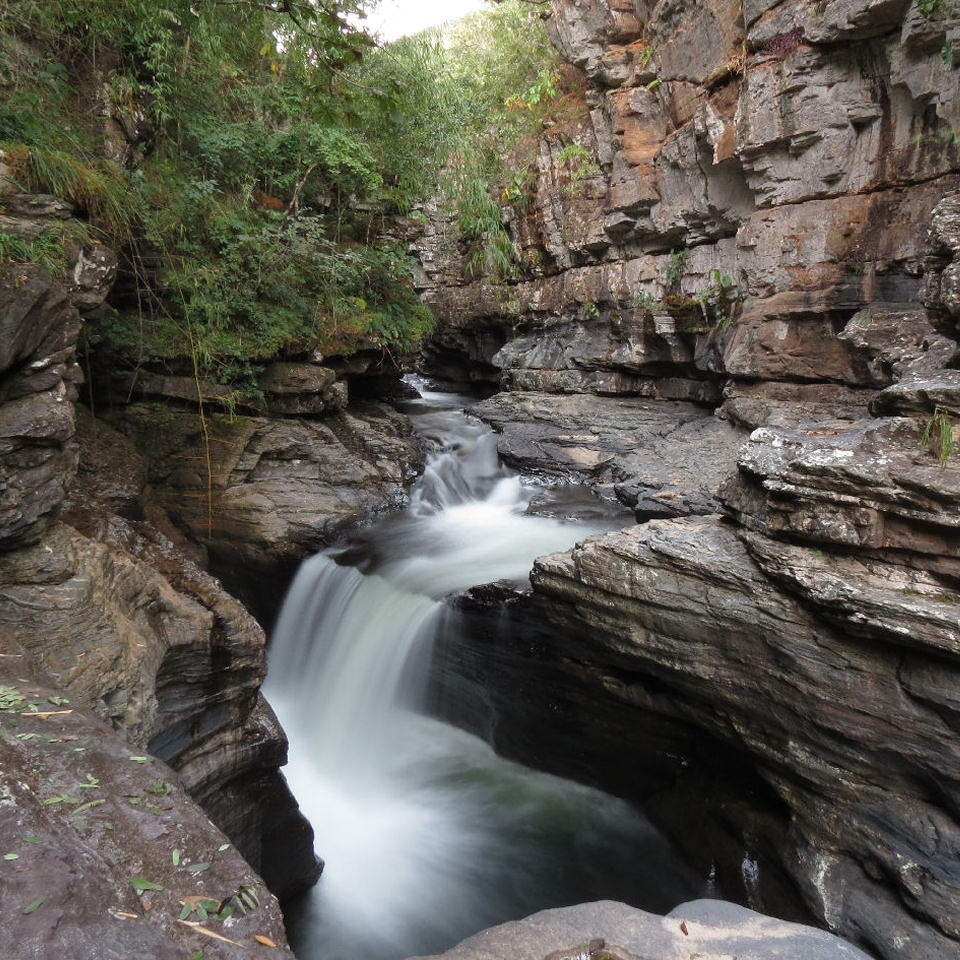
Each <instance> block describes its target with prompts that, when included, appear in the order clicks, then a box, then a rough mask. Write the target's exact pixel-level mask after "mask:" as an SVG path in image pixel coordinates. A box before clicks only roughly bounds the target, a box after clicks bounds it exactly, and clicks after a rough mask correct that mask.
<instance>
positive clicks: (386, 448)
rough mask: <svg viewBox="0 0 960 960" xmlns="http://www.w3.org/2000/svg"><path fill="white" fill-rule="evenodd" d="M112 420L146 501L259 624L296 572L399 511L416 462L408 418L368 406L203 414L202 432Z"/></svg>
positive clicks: (166, 414)
mask: <svg viewBox="0 0 960 960" xmlns="http://www.w3.org/2000/svg"><path fill="white" fill-rule="evenodd" d="M111 419H113V420H114V422H115V423H116V424H117V426H118V427H119V428H120V429H121V430H122V431H123V432H124V433H125V434H127V435H129V436H130V437H131V438H133V439H134V440H135V441H136V443H137V447H138V449H139V451H140V453H141V455H142V456H143V458H144V460H145V461H146V464H147V467H146V481H147V484H148V486H149V489H150V499H151V502H152V503H154V504H156V505H157V506H158V507H160V508H161V509H162V511H163V512H164V513H165V515H167V516H169V518H170V519H171V520H172V522H173V524H174V525H175V526H176V528H177V529H178V530H180V531H182V532H183V534H185V535H186V536H187V537H188V538H189V539H190V540H191V541H192V543H193V544H195V545H201V546H202V547H203V548H204V550H205V551H207V552H208V555H209V562H210V566H211V568H212V569H213V570H214V571H215V572H216V573H217V574H218V575H219V576H220V577H221V578H222V579H223V580H224V581H225V582H226V583H228V584H229V585H230V588H231V590H232V591H233V592H234V593H237V594H238V595H239V596H240V597H241V598H242V599H243V600H244V601H245V602H246V603H247V605H248V606H249V607H250V608H251V609H252V610H253V611H254V612H255V613H257V614H258V615H259V616H260V618H261V620H262V621H263V622H265V623H269V622H270V621H271V620H272V617H273V615H274V614H275V612H276V609H277V597H278V595H281V594H282V592H283V591H284V590H285V589H286V585H287V583H288V582H289V579H290V577H291V576H292V574H293V572H294V570H295V569H296V566H297V564H299V562H300V561H301V560H302V559H303V558H304V557H305V556H309V555H310V554H311V553H314V552H316V551H317V550H318V549H320V548H321V547H323V546H326V545H327V544H329V543H330V542H331V541H332V540H334V539H335V538H336V537H337V536H339V535H341V534H342V533H343V532H344V531H345V530H346V529H347V528H349V527H350V526H351V525H353V524H356V523H357V522H358V521H359V520H361V519H364V518H366V517H368V516H370V515H371V514H373V513H376V512H378V511H381V510H383V509H385V508H387V507H389V506H392V505H395V504H397V503H399V502H400V501H401V500H402V498H403V496H404V490H405V487H406V485H407V484H408V483H409V482H410V481H411V480H412V479H413V478H414V477H415V476H416V475H417V473H419V471H420V469H421V468H422V463H423V451H422V449H421V447H420V444H419V441H418V440H417V439H416V438H415V437H414V435H413V432H412V430H411V428H410V425H409V421H408V420H407V418H406V417H405V416H403V415H401V414H399V413H397V412H396V411H395V410H393V408H391V407H389V406H387V405H385V404H381V403H374V402H370V403H365V404H357V405H354V406H352V407H351V408H350V409H348V410H340V411H338V412H336V413H332V414H329V415H327V416H324V417H322V418H319V419H313V418H310V417H283V418H274V417H253V416H234V417H228V416H226V415H224V414H218V413H213V414H209V413H208V414H207V416H206V418H205V422H204V423H201V421H200V418H199V417H198V416H197V414H196V412H195V411H192V410H189V409H186V408H181V407H176V406H172V405H150V404H132V405H130V406H128V407H124V408H122V409H121V410H120V411H119V413H118V414H115V415H112V416H111ZM204 431H206V435H205V434H204ZM208 456H209V460H208V459H207V458H208Z"/></svg>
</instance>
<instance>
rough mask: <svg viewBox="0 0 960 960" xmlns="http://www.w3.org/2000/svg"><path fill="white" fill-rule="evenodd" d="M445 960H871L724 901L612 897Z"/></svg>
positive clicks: (473, 944) (521, 923)
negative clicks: (661, 912) (641, 905)
mask: <svg viewBox="0 0 960 960" xmlns="http://www.w3.org/2000/svg"><path fill="white" fill-rule="evenodd" d="M440 956H442V957H443V958H444V960H544V958H546V957H548V956H552V957H553V958H554V960H560V958H564V960H567V958H568V960H590V958H591V957H592V958H595V960H601V958H606V957H615V958H618V960H628V958H630V957H632V958H634V960H731V958H736V960H869V957H868V955H867V954H865V953H864V952H863V951H862V950H858V949H857V948H856V947H854V946H851V945H850V944H849V943H846V942H845V941H843V940H840V939H839V938H837V937H834V936H832V935H831V934H829V933H825V932H824V931H822V930H815V929H814V928H812V927H806V926H802V925H801V924H796V923H786V922H785V921H783V920H774V919H773V918H772V917H765V916H763V914H760V913H755V912H754V911H753V910H748V909H746V908H745V907H738V906H736V905H734V904H732V903H725V902H723V901H720V900H694V901H692V902H691V903H684V904H681V905H680V906H679V907H677V908H676V909H675V910H672V911H671V912H670V913H669V914H668V915H667V916H665V917H661V916H657V915H656V914H653V913H647V912H645V911H644V910H638V909H636V908H635V907H629V906H627V905H626V904H624V903H616V902H614V901H611V900H604V901H600V902H599V903H584V904H579V905H577V906H574V907H563V908H561V909H559V910H544V911H542V912H541V913H535V914H534V915H533V916H531V917H527V918H526V919H525V920H518V921H516V922H514V923H505V924H502V925H501V926H499V927H493V928H491V929H490V930H484V931H483V932H482V933H478V934H477V935H476V936H474V937H470V938H469V939H468V940H464V941H463V943H461V944H459V945H458V946H456V947H454V948H453V949H452V950H448V951H447V952H446V953H443V954H440Z"/></svg>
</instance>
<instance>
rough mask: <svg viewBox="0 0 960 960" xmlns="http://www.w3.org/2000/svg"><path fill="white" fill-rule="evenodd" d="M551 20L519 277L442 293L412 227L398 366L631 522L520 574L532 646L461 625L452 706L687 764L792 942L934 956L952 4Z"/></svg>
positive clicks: (958, 581) (519, 208)
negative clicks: (765, 881)
mask: <svg viewBox="0 0 960 960" xmlns="http://www.w3.org/2000/svg"><path fill="white" fill-rule="evenodd" d="M548 29H549V31H550V33H551V36H552V38H553V39H554V42H555V44H556V45H557V47H558V49H559V50H560V51H561V53H562V54H563V56H564V57H565V59H566V60H567V61H568V62H569V63H570V64H572V65H573V66H574V67H576V69H577V71H579V74H578V76H577V77H574V78H573V81H570V82H571V83H572V86H571V85H568V89H569V90H572V91H573V92H571V93H569V94H568V102H567V103H566V104H565V105H564V109H563V111H560V110H558V113H557V118H556V120H555V121H554V122H552V123H550V124H548V125H547V127H546V129H545V131H544V134H543V136H542V138H541V140H540V145H539V152H538V156H537V160H536V186H535V190H534V193H533V195H532V196H531V197H530V199H529V201H528V202H527V203H525V204H515V205H514V206H513V207H512V208H509V209H507V210H506V211H505V218H506V220H507V222H508V223H509V226H510V229H511V231H512V235H513V237H514V239H515V244H516V253H517V258H518V261H519V262H520V263H521V264H522V274H521V276H520V277H519V278H518V279H517V280H516V281H514V282H510V283H501V284H496V283H493V282H490V281H489V280H486V281H482V282H481V281H472V282H471V281H467V280H465V279H464V272H463V271H462V269H461V265H460V263H459V262H458V259H457V255H458V246H457V238H456V233H455V229H454V228H453V226H452V225H450V224H444V223H442V222H438V223H435V224H434V225H433V226H432V227H431V229H430V230H428V231H427V235H426V236H425V237H423V238H422V239H421V240H420V241H419V242H418V245H419V247H420V249H421V252H422V257H423V262H424V266H425V271H426V273H427V277H428V282H429V286H428V287H427V288H426V289H425V297H426V298H427V300H428V302H430V303H431V304H432V306H433V308H434V310H435V312H436V313H437V315H438V318H439V319H440V321H441V325H440V328H439V330H438V332H437V334H436V336H435V337H434V339H433V340H432V342H431V344H430V346H429V348H428V350H427V352H426V355H425V356H426V359H425V362H426V365H427V367H428V369H430V370H432V371H433V372H435V373H436V374H437V375H441V376H447V377H454V378H456V379H473V380H479V381H482V382H485V383H487V384H491V385H495V386H498V387H499V388H500V392H499V393H497V394H496V395H495V396H493V397H492V398H491V399H490V400H488V401H486V402H485V403H484V404H483V405H481V407H480V408H479V411H478V412H479V413H480V415H481V416H483V417H485V418H486V419H488V420H489V421H490V422H491V423H492V424H493V425H494V427H495V429H497V430H498V431H499V432H500V434H501V436H500V447H501V452H502V453H503V455H504V456H505V458H506V459H507V460H508V462H510V463H512V464H514V465H515V466H516V467H518V468H519V469H521V470H523V471H525V472H527V473H531V474H541V475H549V476H559V477H567V478H573V479H576V480H579V481H581V482H584V483H588V484H591V485H592V486H593V487H594V488H595V489H597V490H598V492H600V493H601V494H603V495H606V496H616V497H618V498H619V499H621V500H622V501H624V502H625V503H627V504H629V505H630V506H631V507H633V508H634V510H635V511H636V516H637V519H638V521H641V523H640V525H638V526H636V527H633V528H631V529H628V530H624V531H621V532H619V533H614V534H609V535H606V536H604V537H600V538H595V539H592V540H589V541H587V542H586V543H584V544H582V545H579V546H578V547H577V548H576V549H575V550H574V551H572V552H571V553H569V554H562V555H557V556H554V557H549V558H544V559H542V560H540V561H539V562H538V563H537V565H536V567H535V569H534V573H533V595H532V597H523V596H520V597H511V598H510V599H509V602H508V603H506V605H505V607H504V609H507V610H509V611H512V612H509V614H508V616H509V617H513V618H514V619H515V620H516V621H517V622H518V623H520V624H524V623H525V624H527V625H528V627H529V625H530V624H536V630H535V632H534V633H532V634H528V637H531V638H532V639H531V640H530V641H529V642H527V643H522V642H521V643H514V644H513V645H511V643H510V641H509V640H507V639H505V637H504V634H503V633H502V631H500V630H499V629H498V628H497V627H496V626H495V625H491V623H490V622H489V618H488V623H487V626H486V627H484V625H483V622H484V617H485V616H486V614H484V613H483V610H484V609H487V608H489V606H490V604H491V603H494V605H495V603H496V598H495V597H494V598H493V599H492V600H491V598H490V597H487V598H485V599H484V598H479V599H477V598H474V599H473V600H469V599H468V600H465V601H464V602H463V604H461V606H464V607H465V608H467V613H468V614H469V612H470V611H469V608H471V607H475V608H477V609H476V610H474V613H473V616H474V623H475V624H477V623H479V624H480V626H478V627H475V628H474V630H473V635H472V638H471V637H470V630H469V629H468V630H466V631H465V634H464V635H465V637H466V638H467V639H465V640H464V648H465V649H464V650H463V651H462V653H463V663H464V664H465V666H464V667H462V668H460V669H459V678H458V679H459V682H460V688H459V689H460V690H461V692H462V693H463V699H464V703H465V704H467V706H461V707H459V708H458V707H457V706H455V705H454V706H451V705H448V709H449V712H451V713H452V714H456V713H457V711H458V709H459V710H460V717H459V719H460V720H461V722H464V723H466V724H468V725H470V726H473V727H474V728H476V729H478V730H481V731H483V732H484V733H485V734H486V735H487V736H489V737H490V738H491V739H493V740H494V741H495V742H497V743H498V745H499V746H500V747H501V749H504V750H506V751H507V752H513V753H515V754H517V755H522V756H526V757H527V758H530V759H534V760H538V761H539V762H543V763H546V765H548V766H552V767H554V768H557V769H562V770H563V772H565V773H568V774H573V775H577V774H578V773H579V775H581V776H583V777H584V778H587V779H592V780H597V781H601V782H603V783H604V784H605V785H606V786H608V787H611V788H613V789H619V790H620V791H621V792H629V793H632V794H633V795H635V796H652V795H653V794H656V793H657V791H659V790H663V788H664V785H665V784H667V783H668V782H673V781H676V780H677V778H680V777H683V776H687V774H686V773H684V772H683V771H684V770H687V769H689V768H690V767H691V766H697V765H703V764H709V762H710V761H709V757H710V755H711V754H713V755H714V756H715V758H718V760H719V763H720V765H721V766H722V765H723V764H728V765H730V766H731V769H740V770H742V771H743V774H744V775H743V782H744V783H745V784H753V785H752V786H750V788H749V789H751V790H754V789H761V790H762V789H766V790H769V795H770V800H771V802H770V804H769V809H770V810H771V816H770V817H769V818H768V819H766V820H762V819H758V820H756V821H754V822H751V823H748V824H747V825H746V827H745V829H744V828H743V827H741V829H742V831H743V832H742V833H741V837H744V836H746V835H752V840H750V844H749V846H750V848H752V851H753V854H756V855H762V856H761V857H760V859H762V860H763V861H764V862H765V863H769V864H770V865H771V866H770V869H771V870H773V871H774V872H775V873H776V874H777V877H778V878H780V879H783V878H786V881H787V883H788V884H792V885H793V887H794V889H795V891H798V892H799V893H798V895H799V898H800V899H802V901H803V903H804V904H805V907H806V908H807V909H808V910H809V911H811V912H812V913H813V914H814V915H815V916H816V917H818V918H819V920H820V921H821V922H823V923H824V924H826V925H827V926H828V927H829V928H830V929H832V930H833V931H835V932H838V933H840V934H841V935H843V936H845V937H848V938H850V939H852V940H854V941H856V942H859V943H861V944H863V945H865V946H866V947H868V948H869V949H871V950H872V951H873V952H875V953H876V954H877V955H879V956H883V957H890V958H893V957H909V958H916V960H921V958H924V960H926V958H938V960H939V958H943V960H946V958H950V957H954V956H955V955H956V953H957V950H958V949H960V947H958V940H960V926H958V920H960V869H958V866H957V863H958V860H957V842H958V838H960V806H958V794H957V783H958V775H960V768H958V767H957V766H956V764H955V761H954V757H955V754H956V753H957V749H958V747H960V740H958V726H957V715H956V702H955V700H956V698H955V696H954V694H953V693H952V692H951V691H953V689H954V687H955V686H956V682H955V680H956V678H955V673H956V670H957V666H958V661H957V654H958V652H960V646H958V644H960V613H958V611H960V592H958V585H960V565H958V564H960V514H958V503H960V467H958V460H957V459H956V457H955V455H953V454H952V453H951V451H950V447H951V440H952V435H953V431H954V424H955V422H956V418H957V417H958V416H960V399H958V398H960V392H958V391H960V370H958V369H957V368H958V363H957V354H958V345H957V330H958V320H960V295H958V290H960V286H958V276H960V274H958V268H957V262H958V255H960V194H958V187H960V154H958V144H960V136H958V135H960V102H958V93H960V71H958V70H957V69H956V67H955V66H954V56H953V48H954V43H955V42H956V41H957V40H958V39H960V11H958V10H957V9H956V8H955V7H954V6H952V5H950V4H939V3H936V4H927V3H924V4H918V3H908V2H904V0H900V2H894V3H887V2H882V3H874V2H869V0H868V2H860V0H849V2H848V0H834V2H829V3H810V2H807V0H797V2H793V0H782V2H779V3H777V2H774V3H766V2H763V3H740V2H717V3H713V2H709V3H704V4H694V3H690V2H685V0H661V2H659V3H644V2H638V3H628V2H620V0H611V2H604V0H580V2H575V0H553V2H552V4H551V9H550V18H549V20H548ZM958 62H960V61H958ZM572 76H573V74H569V75H568V80H569V77H572ZM578 83H579V84H580V86H579V87H578V86H577V84H578ZM578 89H579V90H582V100H581V101H580V105H579V107H576V106H573V107H572V106H571V104H570V102H569V101H572V100H576V96H577V93H576V91H577V90H578ZM468 619H469V617H468ZM544 623H546V624H547V626H546V627H544V626H543V625H544ZM471 644H472V645H473V646H472V652H471ZM442 669H444V670H448V671H453V672H454V673H456V672H457V668H456V667H454V666H452V665H451V663H448V662H444V663H443V664H442ZM505 676H512V678H513V679H512V681H511V682H510V684H509V685H508V688H507V689H508V693H507V694H506V695H503V696H501V695H499V694H497V693H496V692H492V691H493V690H494V687H495V685H496V684H497V683H498V682H502V680H503V678H504V677H505ZM521 700H522V702H524V703H525V704H526V706H527V709H526V710H523V711H520V710H519V707H518V706H517V704H518V702H520V701H521ZM520 713H523V716H522V717H521V716H520V715H519V714H520ZM531 713H532V714H536V715H537V717H538V718H539V719H541V720H542V721H543V724H544V726H543V727H542V728H540V729H542V730H545V731H548V732H547V733H545V734H543V735H542V736H537V737H534V736H533V735H532V733H531V731H533V730H534V729H537V728H536V726H535V724H534V723H533V722H532V720H531ZM551 738H553V739H551ZM593 747H595V748H596V750H595V752H593V751H592V748H593ZM617 764H619V766H620V768H621V770H622V772H621V773H620V774H619V780H618V774H617V773H616V767H617ZM754 778H756V780H757V781H758V782H759V784H760V785H761V786H758V785H757V783H755V782H754ZM721 805H722V804H721ZM744 814H745V815H746V816H750V813H749V811H748V810H744ZM665 819H667V820H669V819H670V816H669V811H667V813H666V815H665ZM673 826H674V827H675V828H677V829H680V830H684V829H685V827H684V826H683V824H677V823H674V824H673ZM746 852H747V853H749V852H750V851H749V849H748V850H746ZM780 879H778V880H777V882H778V883H779V882H780ZM733 886H734V887H736V886H737V884H734V885H733ZM747 886H748V884H743V885H742V888H741V889H740V894H739V895H741V896H748V895H749V893H750V891H749V889H746V887H747Z"/></svg>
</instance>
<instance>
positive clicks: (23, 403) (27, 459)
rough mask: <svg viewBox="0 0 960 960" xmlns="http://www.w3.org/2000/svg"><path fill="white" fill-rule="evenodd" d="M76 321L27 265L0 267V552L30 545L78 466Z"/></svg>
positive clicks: (60, 296) (57, 292)
mask: <svg viewBox="0 0 960 960" xmlns="http://www.w3.org/2000/svg"><path fill="white" fill-rule="evenodd" d="M79 331H80V316H79V314H78V313H77V310H76V308H75V307H74V306H73V305H72V304H71V302H70V299H69V297H68V296H67V294H66V293H65V292H64V291H63V290H62V289H60V288H59V287H58V286H55V285H54V284H52V283H51V281H50V277H49V275H48V274H47V273H46V272H45V271H43V270H41V269H39V268H38V267H34V266H32V265H20V264H11V263H5V264H2V265H0V376H2V377H3V379H2V382H0V404H2V407H3V418H2V420H0V489H2V492H0V547H2V548H4V549H10V548H11V547H15V546H19V545H22V544H29V543H35V542H36V541H37V540H39V539H40V537H42V536H43V534H44V532H45V530H47V529H48V528H49V526H50V525H51V524H52V523H53V522H54V519H55V517H56V513H57V511H58V509H59V507H60V505H61V503H62V502H63V499H64V496H65V495H66V489H67V487H68V485H69V483H70V480H71V478H72V476H73V473H74V471H75V470H76V467H77V446H76V443H75V441H74V422H73V403H72V401H73V400H74V399H75V397H76V390H75V387H74V383H75V381H76V380H77V379H78V368H77V365H76V359H75V358H76V342H77V335H78V333H79Z"/></svg>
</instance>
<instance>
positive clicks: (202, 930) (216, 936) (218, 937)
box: [177, 920, 243, 947]
mask: <svg viewBox="0 0 960 960" xmlns="http://www.w3.org/2000/svg"><path fill="white" fill-rule="evenodd" d="M177 923H182V924H183V925H184V926H185V927H189V928H190V929H191V930H196V931H197V933H202V934H203V935H204V936H207V937H213V939H214V940H222V941H223V942H224V943H232V944H233V945H234V946H235V947H240V946H243V944H241V943H237V941H236V940H231V939H230V938H229V937H224V936H221V934H219V933H217V932H216V931H214V930H208V929H207V928H206V927H201V926H200V924H199V923H190V921H189V920H178V921H177Z"/></svg>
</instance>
